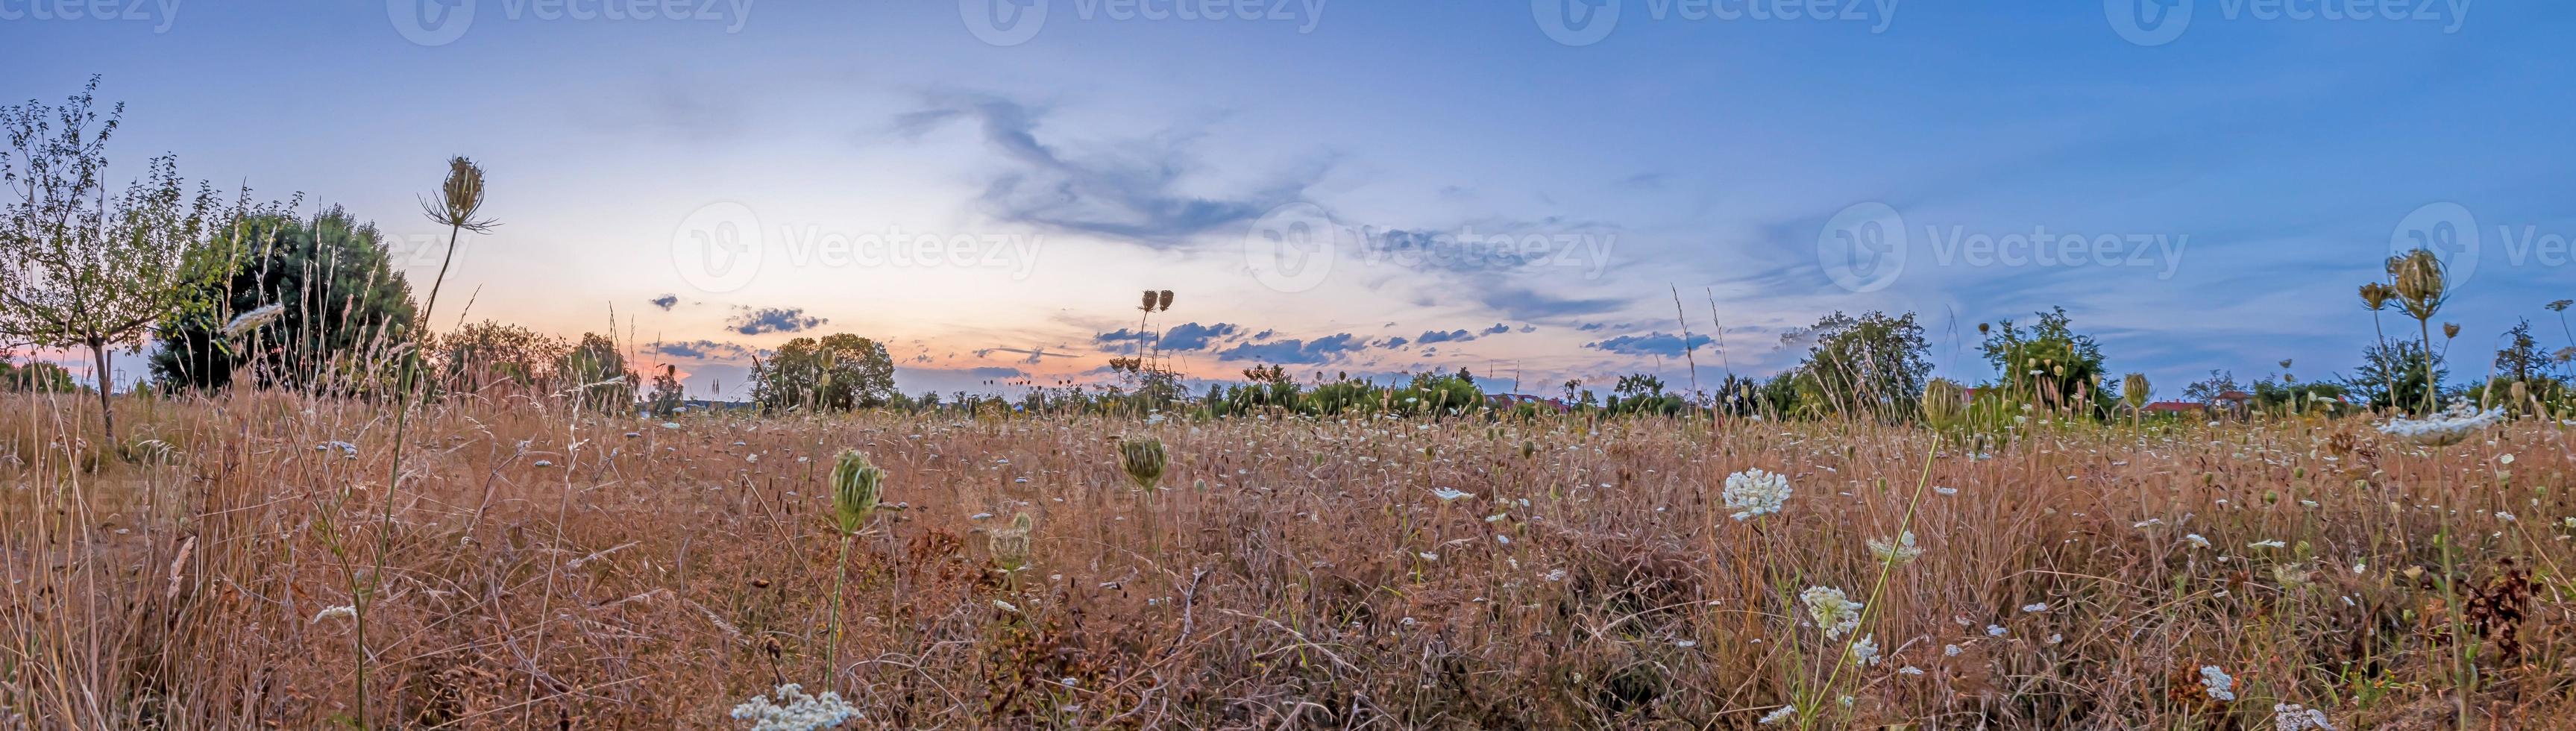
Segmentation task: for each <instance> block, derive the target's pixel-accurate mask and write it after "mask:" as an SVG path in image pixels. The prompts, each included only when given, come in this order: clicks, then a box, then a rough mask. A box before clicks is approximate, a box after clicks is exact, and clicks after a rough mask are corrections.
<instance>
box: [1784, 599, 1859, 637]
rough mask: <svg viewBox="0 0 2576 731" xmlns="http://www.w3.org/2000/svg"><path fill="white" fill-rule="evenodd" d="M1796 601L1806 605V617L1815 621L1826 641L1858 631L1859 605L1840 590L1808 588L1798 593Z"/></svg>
mask: <svg viewBox="0 0 2576 731" xmlns="http://www.w3.org/2000/svg"><path fill="white" fill-rule="evenodd" d="M1798 601H1800V602H1802V603H1805V604H1806V605H1807V616H1808V617H1810V618H1813V619H1814V620H1816V626H1817V627H1819V628H1822V629H1823V630H1824V631H1825V638H1826V639H1839V638H1841V637H1842V636H1843V635H1845V634H1849V633H1851V631H1852V630H1856V629H1860V610H1861V604H1860V602H1856V601H1852V600H1851V597H1848V596H1844V595H1843V590H1841V589H1837V588H1834V587H1830V586H1810V587H1807V590H1806V591H1803V592H1799V593H1798Z"/></svg>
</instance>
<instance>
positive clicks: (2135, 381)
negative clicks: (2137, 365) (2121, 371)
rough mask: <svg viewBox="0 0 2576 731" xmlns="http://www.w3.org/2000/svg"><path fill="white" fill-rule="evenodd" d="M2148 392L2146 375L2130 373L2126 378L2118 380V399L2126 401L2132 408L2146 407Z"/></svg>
mask: <svg viewBox="0 0 2576 731" xmlns="http://www.w3.org/2000/svg"><path fill="white" fill-rule="evenodd" d="M2149 390H2150V389H2149V388H2148V387H2147V374H2144V373H2131V374H2129V377H2128V378H2124V379H2121V380H2120V397H2121V398H2124V399H2127V400H2128V402H2129V405H2130V406H2132V407H2144V406H2146V405H2147V394H2148V392H2149Z"/></svg>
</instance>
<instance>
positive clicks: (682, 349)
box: [644, 340, 767, 360]
mask: <svg viewBox="0 0 2576 731" xmlns="http://www.w3.org/2000/svg"><path fill="white" fill-rule="evenodd" d="M644 352H647V353H652V354H655V355H661V356H666V357H671V358H687V359H690V360H745V359H749V358H752V357H754V356H758V355H761V354H763V353H766V352H767V351H762V350H754V349H752V348H749V347H745V346H742V345H738V344H735V343H720V342H716V341H713V340H693V341H688V342H678V343H672V342H656V343H650V344H647V345H645V346H644Z"/></svg>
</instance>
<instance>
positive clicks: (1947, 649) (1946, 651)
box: [1941, 645, 1967, 657]
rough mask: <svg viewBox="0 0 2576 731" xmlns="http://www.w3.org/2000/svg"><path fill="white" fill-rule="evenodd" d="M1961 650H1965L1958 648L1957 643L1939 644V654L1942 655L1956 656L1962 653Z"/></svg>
mask: <svg viewBox="0 0 2576 731" xmlns="http://www.w3.org/2000/svg"><path fill="white" fill-rule="evenodd" d="M1962 652H1967V650H1962V649H1959V646H1958V645H1942V646H1941V656H1942V657H1958V656H1959V653H1962Z"/></svg>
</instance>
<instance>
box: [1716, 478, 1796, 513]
mask: <svg viewBox="0 0 2576 731" xmlns="http://www.w3.org/2000/svg"><path fill="white" fill-rule="evenodd" d="M1719 497H1721V498H1723V499H1724V500H1725V501H1726V507H1728V508H1731V509H1733V510H1735V514H1734V515H1733V516H1732V517H1734V518H1735V519H1736V520H1746V519H1749V518H1753V517H1755V516H1761V515H1769V514H1772V513H1777V512H1780V507H1781V505H1782V504H1784V503H1787V502H1788V501H1789V478H1787V477H1784V476H1781V475H1779V474H1776V473H1772V472H1765V471H1763V470H1762V468H1759V467H1756V468H1753V469H1749V470H1745V471H1743V472H1738V473H1735V474H1732V475H1727V476H1726V490H1725V491H1724V492H1722V493H1720V495H1719Z"/></svg>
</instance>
